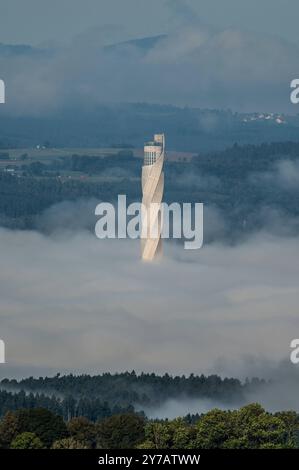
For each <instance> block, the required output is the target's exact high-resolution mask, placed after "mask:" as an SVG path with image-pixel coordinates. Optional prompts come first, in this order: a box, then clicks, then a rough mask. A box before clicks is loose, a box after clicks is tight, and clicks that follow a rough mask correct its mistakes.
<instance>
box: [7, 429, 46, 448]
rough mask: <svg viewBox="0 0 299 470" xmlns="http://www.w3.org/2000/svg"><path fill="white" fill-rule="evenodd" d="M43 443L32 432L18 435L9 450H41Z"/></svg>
mask: <svg viewBox="0 0 299 470" xmlns="http://www.w3.org/2000/svg"><path fill="white" fill-rule="evenodd" d="M43 447H44V446H43V443H42V441H41V440H40V439H39V437H37V436H36V434H34V433H33V432H23V433H22V434H18V435H17V436H16V437H15V439H14V440H13V441H12V443H11V446H10V448H11V449H43Z"/></svg>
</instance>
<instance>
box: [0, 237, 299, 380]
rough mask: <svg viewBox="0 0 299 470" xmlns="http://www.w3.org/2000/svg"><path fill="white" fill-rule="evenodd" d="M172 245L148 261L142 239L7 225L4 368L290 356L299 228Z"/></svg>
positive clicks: (153, 366)
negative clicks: (226, 241)
mask: <svg viewBox="0 0 299 470" xmlns="http://www.w3.org/2000/svg"><path fill="white" fill-rule="evenodd" d="M165 245H166V246H165V256H164V258H163V260H162V261H161V262H160V263H158V264H155V263H154V264H143V263H141V262H140V260H139V243H138V241H127V240H123V241H118V240H110V241H99V240H98V239H96V238H95V237H94V236H93V234H90V233H88V232H84V231H82V232H77V233H74V234H72V233H69V234H64V235H63V234H61V233H60V234H59V235H58V234H57V235H52V236H51V237H47V236H44V235H42V234H39V233H37V232H16V231H13V232H12V231H8V230H4V229H1V230H0V252H1V273H0V311H1V334H0V337H2V338H3V339H4V340H5V342H6V354H7V365H5V366H1V367H2V368H1V375H2V376H7V375H14V374H15V373H17V374H18V375H28V374H30V373H34V374H35V373H37V372H36V371H38V373H39V372H40V371H43V373H46V372H47V371H49V372H50V373H51V372H52V371H55V372H57V371H66V370H69V371H70V370H72V371H84V372H101V371H107V370H109V371H122V370H127V369H129V370H131V369H135V370H137V371H141V370H144V371H155V372H164V371H168V372H170V373H178V374H180V373H184V374H188V373H189V372H194V373H202V372H203V373H204V372H206V373H208V372H215V371H217V372H219V373H221V374H222V375H230V376H234V375H237V376H240V377H241V376H246V375H248V372H249V371H248V369H247V368H246V367H244V363H243V365H242V361H244V358H245V357H246V356H247V357H252V358H254V360H255V362H256V366H258V365H259V364H260V365H261V364H264V363H265V362H264V361H265V360H269V361H271V362H273V363H275V362H278V361H280V360H282V359H286V358H288V357H289V353H290V349H289V346H290V341H291V340H292V339H293V338H294V337H296V336H298V334H297V333H296V327H297V323H298V274H299V272H298V271H299V267H298V263H297V253H298V248H299V240H298V239H295V238H278V237H272V236H270V235H267V234H259V235H256V236H254V237H252V238H251V239H250V240H248V241H247V242H246V243H243V244H240V245H237V246H235V247H227V246H222V245H217V244H212V245H207V246H205V247H204V248H203V249H201V250H199V251H197V252H186V251H184V250H183V247H180V246H179V247H177V246H172V245H171V244H165ZM293 367H295V366H293ZM254 369H255V370H257V369H258V367H255V368H254V367H252V370H251V373H252V374H254Z"/></svg>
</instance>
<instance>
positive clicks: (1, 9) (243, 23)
mask: <svg viewBox="0 0 299 470" xmlns="http://www.w3.org/2000/svg"><path fill="white" fill-rule="evenodd" d="M298 14H299V3H298V0H250V1H245V0H225V1H223V0H150V1H148V0H84V1H83V0H51V1H50V0H1V6H0V42H4V43H11V44H16V43H26V44H33V45H38V44H42V43H47V42H49V41H57V42H65V41H68V40H70V39H71V38H73V37H74V36H76V35H77V34H80V33H82V32H85V31H87V30H90V29H94V28H101V27H107V26H108V25H116V26H117V28H116V29H115V30H114V33H115V36H116V38H117V39H118V38H119V37H121V38H122V39H127V38H132V37H136V36H137V37H138V36H148V35H154V34H158V33H163V32H168V31H169V30H170V29H171V28H172V27H173V26H177V25H178V24H180V23H186V22H192V21H193V19H194V18H195V17H197V19H199V20H200V21H201V22H203V23H206V24H210V25H214V26H217V27H220V28H227V27H233V28H238V29H242V30H250V31H256V32H261V33H265V32H266V33H270V34H275V35H279V36H281V37H283V38H285V39H288V40H291V41H293V42H298V22H297V19H298Z"/></svg>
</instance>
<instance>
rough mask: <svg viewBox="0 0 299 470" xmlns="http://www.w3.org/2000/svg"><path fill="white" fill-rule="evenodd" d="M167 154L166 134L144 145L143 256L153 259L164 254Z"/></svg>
mask: <svg viewBox="0 0 299 470" xmlns="http://www.w3.org/2000/svg"><path fill="white" fill-rule="evenodd" d="M164 156H165V137H164V134H155V136H154V140H153V141H152V142H147V143H146V144H145V146H144V164H143V167H142V208H143V210H142V218H141V258H142V259H143V260H144V261H152V260H153V259H155V258H157V257H158V256H161V254H162V239H161V232H162V222H163V221H162V214H161V211H160V207H161V202H162V197H163V191H164V173H163V163H164Z"/></svg>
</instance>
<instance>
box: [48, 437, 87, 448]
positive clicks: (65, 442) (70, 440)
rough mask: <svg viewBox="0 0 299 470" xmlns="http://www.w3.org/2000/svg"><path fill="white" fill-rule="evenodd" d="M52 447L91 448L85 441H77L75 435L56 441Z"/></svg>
mask: <svg viewBox="0 0 299 470" xmlns="http://www.w3.org/2000/svg"><path fill="white" fill-rule="evenodd" d="M52 449H89V447H88V446H86V445H85V444H84V443H83V442H81V441H77V440H76V439H75V438H74V437H67V438H66V439H60V440H58V441H55V442H54V443H53V445H52Z"/></svg>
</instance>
